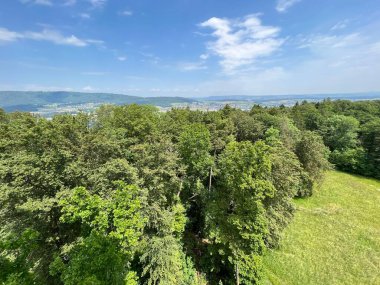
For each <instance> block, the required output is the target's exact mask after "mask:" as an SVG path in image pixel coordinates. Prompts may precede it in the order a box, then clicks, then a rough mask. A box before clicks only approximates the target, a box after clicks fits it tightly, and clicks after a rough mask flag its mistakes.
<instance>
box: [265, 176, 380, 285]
mask: <svg viewBox="0 0 380 285" xmlns="http://www.w3.org/2000/svg"><path fill="white" fill-rule="evenodd" d="M296 206H297V213H296V215H295V218H294V220H293V222H292V224H291V225H290V226H289V227H288V228H287V229H286V231H285V233H284V237H283V239H282V242H281V246H280V248H279V249H278V250H273V251H270V252H269V253H268V254H267V256H266V257H265V261H264V263H265V268H266V273H267V276H268V277H267V280H266V282H265V284H273V285H279V284H281V285H287V284H288V285H290V284H292V285H293V284H300V285H306V284H323V285H332V284H350V285H361V284H363V285H367V284H368V285H369V284H380V181H376V180H372V179H367V178H362V177H358V176H353V175H349V174H345V173H341V172H334V171H331V172H329V173H328V174H327V176H326V178H325V180H324V182H323V184H322V185H321V187H320V188H319V189H317V190H315V193H314V195H313V197H311V198H307V199H300V200H297V201H296Z"/></svg>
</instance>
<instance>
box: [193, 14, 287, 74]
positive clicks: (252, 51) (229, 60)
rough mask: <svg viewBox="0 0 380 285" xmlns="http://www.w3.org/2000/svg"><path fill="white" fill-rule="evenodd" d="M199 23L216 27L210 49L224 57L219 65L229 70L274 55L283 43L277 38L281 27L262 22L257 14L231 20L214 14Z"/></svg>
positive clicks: (202, 25)
mask: <svg viewBox="0 0 380 285" xmlns="http://www.w3.org/2000/svg"><path fill="white" fill-rule="evenodd" d="M200 25H201V27H205V28H211V29H213V30H214V32H213V33H212V36H214V37H215V38H216V40H215V41H211V42H209V43H208V44H207V48H208V50H209V52H210V53H211V54H215V55H217V56H219V57H221V61H220V64H221V66H222V67H223V69H224V71H225V72H227V73H231V72H234V71H236V70H237V69H238V68H240V67H242V66H246V65H251V64H253V63H254V62H255V61H256V60H257V59H258V58H260V57H265V56H269V55H271V54H273V53H274V52H275V51H276V50H278V49H279V48H280V46H281V45H282V44H283V42H284V40H283V39H281V38H279V37H278V34H279V32H280V28H278V27H272V26H264V25H262V23H261V20H260V19H259V17H258V16H257V15H249V16H246V17H245V18H244V19H232V20H231V19H221V18H215V17H214V18H211V19H209V20H207V21H206V22H203V23H201V24H200Z"/></svg>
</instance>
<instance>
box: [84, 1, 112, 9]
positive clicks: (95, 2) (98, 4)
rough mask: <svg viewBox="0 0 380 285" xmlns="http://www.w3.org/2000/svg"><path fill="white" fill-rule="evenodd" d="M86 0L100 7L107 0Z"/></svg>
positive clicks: (93, 5)
mask: <svg viewBox="0 0 380 285" xmlns="http://www.w3.org/2000/svg"><path fill="white" fill-rule="evenodd" d="M87 1H88V2H90V4H91V5H92V7H94V8H101V7H103V6H104V5H105V4H106V3H107V0H87Z"/></svg>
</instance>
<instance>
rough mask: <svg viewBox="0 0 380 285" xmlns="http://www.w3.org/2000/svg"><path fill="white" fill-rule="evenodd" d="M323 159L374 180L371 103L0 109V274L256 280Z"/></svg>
mask: <svg viewBox="0 0 380 285" xmlns="http://www.w3.org/2000/svg"><path fill="white" fill-rule="evenodd" d="M332 165H335V166H336V167H337V168H339V169H342V170H345V171H350V172H354V173H359V174H363V175H367V176H373V177H378V178H379V177H380V168H379V165H380V101H368V102H357V103H352V102H349V101H335V102H332V101H329V100H326V101H324V102H321V103H307V102H302V103H301V104H297V105H295V106H294V107H292V108H286V107H284V106H281V107H278V108H263V107H260V106H254V107H253V108H252V110H251V111H250V112H244V111H241V110H238V109H233V108H231V107H229V106H226V107H225V108H224V109H222V110H220V111H218V112H200V111H190V110H188V109H173V110H171V111H170V112H167V113H160V112H159V111H158V110H157V109H156V108H154V107H150V106H138V105H126V106H102V107H101V108H99V109H98V110H97V111H96V112H95V113H94V114H78V115H76V116H71V115H59V116H55V117H54V118H53V119H52V120H46V119H44V118H40V117H38V116H33V115H31V114H28V113H5V112H3V111H0V219H1V224H0V283H1V284H73V285H74V284H83V285H84V284H107V285H108V284H128V285H137V284H148V285H151V284H162V285H174V284H179V285H196V284H199V285H200V284H218V285H219V284H224V285H227V284H258V283H260V282H261V280H262V278H263V274H264V273H263V269H262V260H261V259H262V256H263V254H264V253H265V250H266V249H268V248H274V247H276V246H278V244H279V241H280V237H281V232H282V231H283V229H284V228H285V227H286V226H287V224H288V223H289V222H290V221H291V219H292V216H293V213H294V207H293V204H292V200H293V198H294V197H305V196H310V195H312V191H313V187H314V186H315V185H316V184H318V183H319V182H320V181H321V179H323V172H324V170H326V169H328V168H330V167H332Z"/></svg>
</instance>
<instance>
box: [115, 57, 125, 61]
mask: <svg viewBox="0 0 380 285" xmlns="http://www.w3.org/2000/svg"><path fill="white" fill-rule="evenodd" d="M117 60H119V61H126V60H127V57H126V56H119V57H117Z"/></svg>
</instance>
